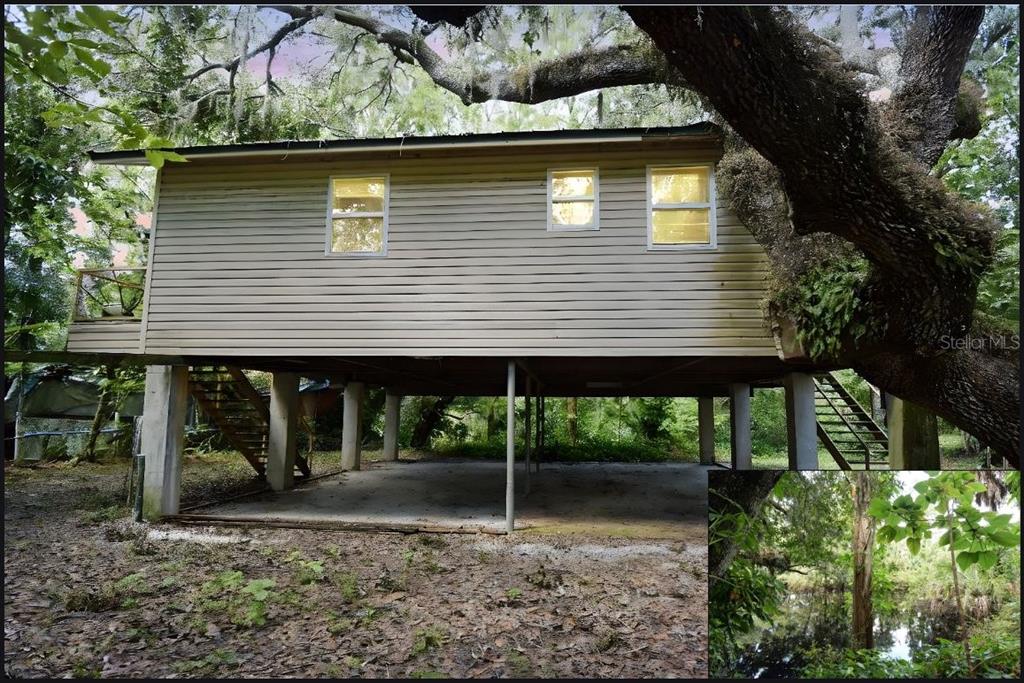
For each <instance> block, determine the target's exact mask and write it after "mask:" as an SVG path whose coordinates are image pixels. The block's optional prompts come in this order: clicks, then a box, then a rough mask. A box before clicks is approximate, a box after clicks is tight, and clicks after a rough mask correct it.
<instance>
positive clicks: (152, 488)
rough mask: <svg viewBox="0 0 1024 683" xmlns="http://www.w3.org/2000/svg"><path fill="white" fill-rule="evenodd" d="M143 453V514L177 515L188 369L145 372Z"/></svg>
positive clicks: (175, 367)
mask: <svg viewBox="0 0 1024 683" xmlns="http://www.w3.org/2000/svg"><path fill="white" fill-rule="evenodd" d="M142 410H143V418H142V453H143V455H145V457H146V464H145V468H146V471H145V479H144V480H143V484H142V513H143V515H144V516H145V518H146V519H148V520H155V519H159V518H160V517H162V516H164V515H174V514H177V513H178V505H179V502H180V500H181V453H182V450H183V448H184V442H185V413H186V411H187V410H188V367H187V366H184V365H151V366H149V367H148V368H146V392H145V395H144V397H143V404H142Z"/></svg>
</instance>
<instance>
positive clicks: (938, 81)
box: [892, 5, 985, 167]
mask: <svg viewBox="0 0 1024 683" xmlns="http://www.w3.org/2000/svg"><path fill="white" fill-rule="evenodd" d="M984 16H985V8H984V7H982V6H955V5H954V6H935V7H918V8H917V14H916V15H915V17H914V23H913V24H912V26H911V29H910V31H909V33H908V34H907V42H906V46H905V47H904V50H903V60H902V62H901V64H900V86H899V88H898V89H897V90H896V93H895V94H894V96H893V100H892V110H893V113H892V118H893V119H894V121H897V122H898V128H897V126H895V125H894V126H893V128H896V129H897V134H898V135H899V137H900V138H901V146H902V147H904V148H905V149H907V150H909V151H910V153H911V155H912V156H913V157H914V158H915V159H917V160H918V161H920V162H921V163H923V164H924V165H926V166H928V167H931V166H933V165H934V164H935V162H936V161H938V160H939V157H940V156H942V152H943V150H944V149H945V148H946V143H947V142H949V140H950V136H951V133H953V131H954V128H957V127H959V128H961V129H962V130H963V131H967V130H969V129H970V128H971V126H970V125H969V124H967V123H966V122H965V121H964V120H963V117H961V121H959V122H958V121H957V110H958V107H957V103H958V96H960V95H961V89H960V78H961V75H962V74H963V71H964V65H965V64H966V62H967V55H968V53H969V52H970V49H971V44H972V43H973V42H974V37H975V36H976V35H977V32H978V26H979V25H980V24H981V20H982V18H984ZM971 94H972V93H964V96H968V97H969V96H970V95H971ZM975 118H977V113H975ZM958 123H959V126H958ZM979 127H980V124H979ZM962 134H963V133H962ZM974 134H977V131H975V133H974Z"/></svg>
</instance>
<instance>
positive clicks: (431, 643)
mask: <svg viewBox="0 0 1024 683" xmlns="http://www.w3.org/2000/svg"><path fill="white" fill-rule="evenodd" d="M447 637H448V635H447V634H446V633H445V632H444V631H442V630H441V629H439V628H437V627H436V626H428V627H427V628H421V629H417V631H416V633H414V634H413V644H412V653H413V654H414V655H418V654H423V653H424V652H429V651H430V650H433V649H436V648H438V647H441V645H442V644H444V641H445V639H446V638H447Z"/></svg>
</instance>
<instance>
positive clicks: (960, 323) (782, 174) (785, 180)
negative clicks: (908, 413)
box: [625, 6, 1020, 466]
mask: <svg viewBox="0 0 1024 683" xmlns="http://www.w3.org/2000/svg"><path fill="white" fill-rule="evenodd" d="M625 11H626V12H628V13H629V15H630V16H631V17H632V18H633V20H634V21H635V22H636V24H637V25H638V26H639V27H640V28H641V29H642V30H644V31H645V32H646V33H647V34H648V35H650V37H651V39H652V40H653V41H654V43H655V45H656V46H657V47H658V48H659V49H660V50H661V51H662V52H663V53H664V54H665V55H666V57H667V58H668V61H669V62H670V64H671V65H672V66H674V67H675V68H676V69H678V70H679V72H680V74H681V75H682V77H683V79H685V81H686V83H687V84H688V85H689V86H690V87H692V88H693V89H695V90H696V91H698V92H699V93H701V94H702V95H703V96H704V97H705V98H706V99H707V101H708V102H709V104H710V105H711V106H712V107H713V108H714V109H715V111H716V112H718V113H719V114H720V115H721V116H722V118H723V119H724V120H725V121H726V122H727V123H728V125H729V126H731V128H732V129H733V130H735V131H736V133H738V134H739V135H740V136H741V137H742V138H743V140H744V141H745V142H746V143H747V144H749V145H750V146H751V147H752V148H753V149H754V150H756V151H757V153H758V154H759V155H761V156H762V157H763V158H764V159H765V160H767V161H768V162H770V164H771V166H772V167H773V168H774V169H776V170H777V172H778V177H779V181H780V182H781V186H782V189H783V190H784V191H785V195H786V198H787V201H788V211H789V221H790V223H791V228H792V233H793V235H794V236H795V237H796V238H799V237H800V236H805V235H811V234H812V233H818V232H825V233H831V234H832V235H835V236H838V237H840V238H842V239H843V240H845V241H848V242H849V243H851V244H852V245H853V246H854V247H855V248H856V250H857V252H858V253H859V254H860V255H862V256H863V257H864V258H865V259H867V262H868V264H869V266H870V269H869V271H868V274H867V276H866V279H865V281H864V283H863V286H862V287H860V288H859V291H858V292H857V297H858V306H857V309H856V313H855V316H854V319H853V320H852V321H851V323H853V324H857V325H859V326H861V327H862V329H863V333H862V334H861V335H859V336H853V335H850V336H849V338H844V339H843V344H842V350H841V353H840V354H839V358H837V360H838V361H839V362H841V363H845V364H848V365H851V366H852V367H854V369H856V370H857V371H858V372H859V373H860V374H861V375H863V376H864V377H865V379H867V380H868V381H869V382H871V383H872V384H875V385H877V386H879V387H881V388H883V389H885V390H886V391H889V392H890V393H892V394H895V395H896V396H899V397H900V398H904V399H907V400H910V401H913V402H915V403H918V404H920V405H922V406H924V407H927V408H929V409H931V410H933V411H934V412H935V413H937V414H938V415H940V416H942V417H944V418H946V419H948V420H949V421H951V422H953V423H954V424H956V425H957V426H959V427H961V428H963V429H966V430H968V431H970V432H971V433H973V434H975V435H976V436H977V437H979V438H980V439H981V440H982V441H984V442H985V443H987V444H990V445H991V446H992V447H993V448H994V449H995V450H997V451H998V452H999V453H1000V454H1002V455H1004V456H1005V457H1007V458H1008V459H1009V460H1010V461H1011V462H1012V463H1013V464H1014V465H1015V466H1016V465H1017V464H1018V450H1019V443H1020V438H1019V431H1020V429H1019V427H1020V420H1019V411H1018V401H1017V386H1018V379H1019V368H1018V367H1017V365H1016V363H1015V362H1013V361H1012V360H1010V359H1008V358H1006V357H1001V356H1000V355H999V354H996V353H991V352H990V351H989V350H987V349H983V350H973V349H961V350H957V349H953V348H951V341H952V340H962V339H964V338H965V337H966V336H967V335H968V334H969V333H970V331H971V327H972V315H973V310H974V304H975V299H976V294H977V285H978V279H979V277H980V275H981V273H982V272H983V271H984V269H985V268H986V267H988V265H989V264H990V263H991V260H992V255H993V253H994V242H993V235H994V231H993V226H992V225H991V224H990V222H989V220H988V219H987V218H986V217H985V216H984V215H982V213H981V212H980V210H979V209H978V208H977V207H974V206H970V205H968V204H967V203H966V202H964V201H962V200H960V199H959V198H958V197H956V196H955V195H953V194H952V193H950V192H949V191H947V190H946V189H945V188H944V187H943V186H942V184H941V181H939V180H937V179H936V178H933V177H931V176H929V175H928V170H929V167H930V166H931V164H933V163H934V162H935V161H936V160H937V158H938V155H939V154H940V153H941V151H942V149H943V148H944V146H945V144H946V142H947V141H948V140H949V138H950V135H951V134H953V132H954V128H955V127H956V120H955V118H956V117H955V111H956V98H957V93H958V89H959V84H960V76H961V74H962V72H963V68H964V63H965V61H966V58H967V53H968V50H969V48H970V45H971V43H972V41H973V39H974V36H975V34H976V32H977V28H978V25H979V23H980V22H981V19H982V16H983V14H984V8H983V7H965V6H963V7H948V6H947V7H935V8H921V9H920V10H919V11H918V16H917V20H916V21H915V22H914V27H913V28H912V30H911V32H910V34H909V37H908V40H907V43H908V45H907V48H906V50H905V54H904V57H903V61H902V66H901V69H900V80H901V83H902V85H901V86H900V88H899V89H898V90H897V91H896V92H895V93H894V94H893V95H892V97H891V100H890V101H888V102H886V103H885V104H883V105H882V106H872V105H871V104H870V103H869V101H868V99H867V98H866V97H865V96H864V94H863V92H862V88H861V85H860V84H859V83H858V81H857V80H856V77H855V74H854V73H853V72H852V71H851V70H849V69H847V68H845V67H844V66H843V65H842V64H841V63H839V62H838V60H837V59H836V58H835V55H834V53H830V52H828V50H826V48H825V47H823V46H822V45H821V43H820V41H817V40H815V39H814V38H813V37H812V36H810V34H809V32H807V30H806V29H804V28H803V27H801V26H799V25H798V24H797V23H796V21H795V19H794V18H793V17H792V16H791V15H790V14H789V13H788V12H786V11H784V10H778V9H772V8H768V7H723V6H719V7H671V8H669V7H656V8H655V7H642V6H629V7H626V8H625ZM740 218H741V219H744V220H745V219H746V217H745V216H743V215H741V216H740ZM853 324H850V325H847V326H846V329H847V330H853V329H854V326H853Z"/></svg>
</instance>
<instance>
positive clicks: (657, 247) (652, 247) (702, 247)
mask: <svg viewBox="0 0 1024 683" xmlns="http://www.w3.org/2000/svg"><path fill="white" fill-rule="evenodd" d="M669 168H677V169H681V170H685V169H691V168H704V169H707V171H708V186H709V187H708V201H706V202H683V203H679V204H659V205H658V206H657V207H655V205H654V183H653V182H652V175H653V171H656V170H662V169H669ZM655 208H659V209H708V241H707V242H703V243H695V244H657V243H655V241H654V210H655ZM717 213H718V198H717V194H716V192H715V165H714V164H712V163H707V164H692V163H690V164H687V163H682V164H649V165H648V166H647V251H712V250H715V249H718V216H717Z"/></svg>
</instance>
